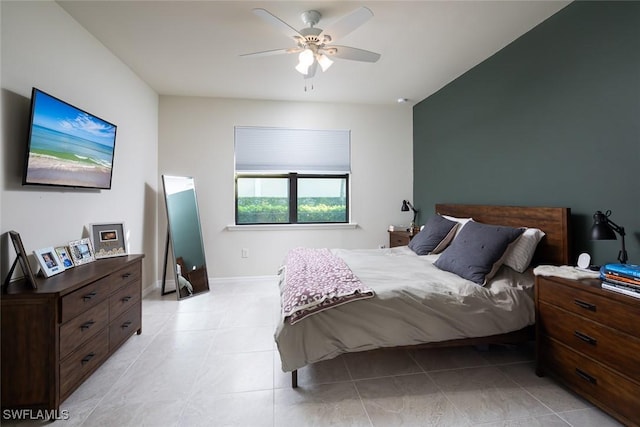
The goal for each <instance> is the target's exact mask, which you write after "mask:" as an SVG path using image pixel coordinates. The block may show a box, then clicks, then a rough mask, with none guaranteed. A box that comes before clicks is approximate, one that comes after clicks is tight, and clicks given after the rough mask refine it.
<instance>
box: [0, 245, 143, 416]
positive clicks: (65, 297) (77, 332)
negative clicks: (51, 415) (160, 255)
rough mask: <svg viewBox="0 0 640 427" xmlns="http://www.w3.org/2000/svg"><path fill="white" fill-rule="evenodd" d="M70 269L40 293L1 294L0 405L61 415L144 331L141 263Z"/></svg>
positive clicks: (12, 288) (110, 261) (12, 289)
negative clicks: (117, 352) (95, 375)
mask: <svg viewBox="0 0 640 427" xmlns="http://www.w3.org/2000/svg"><path fill="white" fill-rule="evenodd" d="M143 257H144V255H129V256H124V257H116V258H107V259H101V260H97V261H95V262H92V263H89V264H85V265H81V266H78V267H74V268H72V269H70V270H67V271H65V272H63V273H60V274H57V275H55V276H52V277H50V278H48V279H43V278H39V279H38V289H32V288H31V286H30V285H29V284H27V283H25V282H24V281H18V282H15V283H11V284H10V285H9V287H8V290H7V292H6V293H3V294H2V297H1V300H2V312H1V318H2V399H1V402H2V408H35V409H47V410H59V408H60V403H61V402H63V401H64V400H65V399H66V398H67V397H69V395H70V394H71V393H72V392H73V391H74V390H75V389H77V388H78V387H79V386H80V384H82V382H83V381H84V380H85V379H87V378H88V377H89V376H90V375H91V374H92V373H93V372H94V371H95V370H96V369H97V368H98V367H99V366H100V365H101V364H102V363H103V362H104V361H105V360H107V358H108V357H109V356H110V355H111V354H112V353H113V352H114V351H115V350H116V349H117V348H118V347H120V345H122V343H124V341H125V340H126V339H127V338H129V337H130V336H131V335H132V334H133V333H134V332H137V333H138V334H140V333H141V332H142V329H141V328H142V259H143Z"/></svg>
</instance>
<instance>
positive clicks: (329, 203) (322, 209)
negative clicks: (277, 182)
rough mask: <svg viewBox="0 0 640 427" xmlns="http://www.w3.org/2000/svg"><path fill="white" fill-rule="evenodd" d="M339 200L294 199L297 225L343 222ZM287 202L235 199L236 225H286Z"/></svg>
mask: <svg viewBox="0 0 640 427" xmlns="http://www.w3.org/2000/svg"><path fill="white" fill-rule="evenodd" d="M346 206H347V202H346V199H345V198H343V197H305V198H300V199H298V223H323V222H347V208H346ZM287 223H289V201H288V199H287V198H283V197H239V198H238V224H287Z"/></svg>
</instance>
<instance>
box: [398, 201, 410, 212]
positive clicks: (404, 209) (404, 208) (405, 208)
mask: <svg viewBox="0 0 640 427" xmlns="http://www.w3.org/2000/svg"><path fill="white" fill-rule="evenodd" d="M408 203H409V202H407V201H406V200H403V201H402V207H401V208H400V210H401V211H402V212H409V205H408Z"/></svg>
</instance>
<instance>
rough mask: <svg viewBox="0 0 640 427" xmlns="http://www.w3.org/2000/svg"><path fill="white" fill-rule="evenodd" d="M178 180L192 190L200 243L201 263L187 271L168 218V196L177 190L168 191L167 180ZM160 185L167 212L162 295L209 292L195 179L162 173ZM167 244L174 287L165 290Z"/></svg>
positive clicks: (183, 295)
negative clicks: (170, 255)
mask: <svg viewBox="0 0 640 427" xmlns="http://www.w3.org/2000/svg"><path fill="white" fill-rule="evenodd" d="M178 180H183V181H184V183H185V186H184V187H185V189H186V190H188V189H190V190H192V191H193V201H194V209H195V218H196V221H195V222H196V227H197V232H198V235H199V237H200V242H199V243H200V251H201V254H202V265H200V266H193V268H192V269H191V270H188V271H186V270H187V269H186V266H185V265H184V262H181V261H180V258H182V256H179V255H178V254H176V251H175V248H176V245H175V243H176V238H175V235H176V233H175V228H176V226H175V222H176V221H175V218H174V219H173V221H172V219H171V218H170V216H171V213H170V208H169V205H170V203H169V196H170V195H171V194H175V193H178V192H172V193H169V192H168V191H167V187H168V182H169V181H178ZM162 187H163V191H164V200H165V208H166V214H167V241H166V246H165V253H164V270H163V280H162V295H166V294H170V293H173V292H175V293H176V294H177V299H178V300H181V299H184V298H190V297H193V296H196V295H200V294H202V293H204V292H209V290H210V286H209V276H208V270H207V258H206V255H205V251H204V240H203V237H202V224H201V222H200V212H199V209H198V197H197V194H196V185H195V180H194V179H193V177H190V176H174V175H162ZM186 190H183V191H186ZM179 192H182V191H179ZM172 222H173V223H174V225H173V229H174V232H172ZM169 245H171V254H172V267H173V270H172V271H173V276H174V281H175V282H174V283H175V289H174V290H169V291H165V282H166V280H165V279H166V275H167V267H168V266H169V263H168V256H169ZM190 275H193V277H189V276H190ZM181 278H182V280H181ZM180 284H183V285H184V286H182V287H180V286H179V285H180ZM189 288H191V289H193V292H190V291H187V292H186V293H185V292H181V289H189Z"/></svg>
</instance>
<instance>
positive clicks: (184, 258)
mask: <svg viewBox="0 0 640 427" xmlns="http://www.w3.org/2000/svg"><path fill="white" fill-rule="evenodd" d="M162 183H163V186H164V198H165V203H166V206H167V222H168V227H169V236H168V237H169V241H170V242H171V248H172V253H173V260H172V261H173V266H174V269H173V271H174V273H175V283H176V292H177V294H178V299H181V298H186V297H190V296H193V295H197V294H199V293H201V292H206V291H208V290H209V278H208V275H207V265H206V260H205V255H204V243H203V241H202V229H201V226H200V216H199V214H198V202H197V199H196V187H195V182H194V180H193V178H191V177H185V176H167V175H162ZM167 244H168V243H167ZM167 254H168V252H166V253H165V264H166V262H167V261H166V260H167ZM166 267H167V266H166V265H165V274H166ZM163 293H164V285H163ZM167 293H168V292H167Z"/></svg>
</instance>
